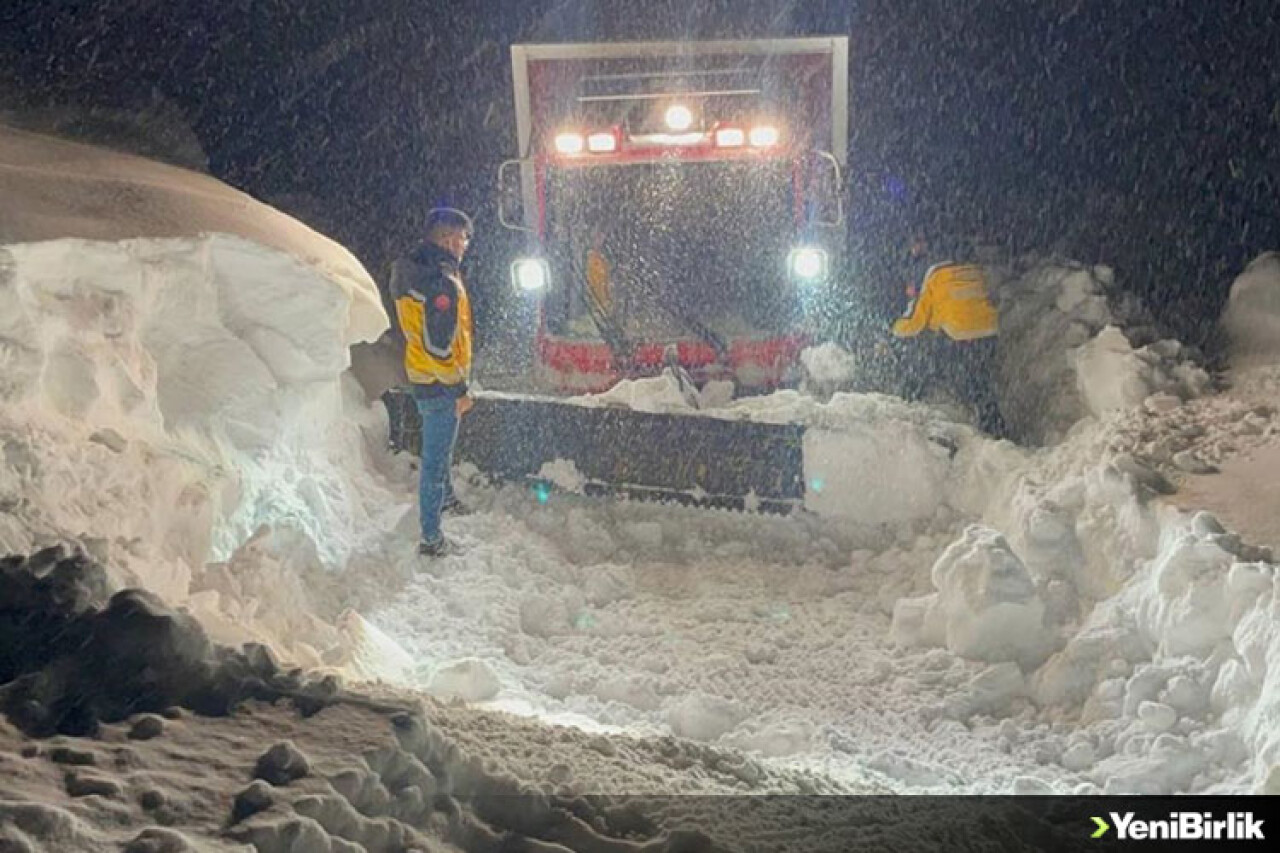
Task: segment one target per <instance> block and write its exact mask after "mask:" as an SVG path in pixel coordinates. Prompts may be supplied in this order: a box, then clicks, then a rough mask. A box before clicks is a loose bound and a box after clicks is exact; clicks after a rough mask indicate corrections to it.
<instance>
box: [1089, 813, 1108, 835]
mask: <svg viewBox="0 0 1280 853" xmlns="http://www.w3.org/2000/svg"><path fill="white" fill-rule="evenodd" d="M1093 822H1094V823H1096V824H1097V825H1098V828H1097V829H1095V830H1094V831H1093V835H1090V836H1089V837H1090V838H1101V837H1102V836H1104V835H1106V834H1107V830H1108V829H1110V828H1111V827H1110V825H1108V824H1107V822H1106V821H1105V820H1103V819H1102V818H1100V817H1095V818H1093Z"/></svg>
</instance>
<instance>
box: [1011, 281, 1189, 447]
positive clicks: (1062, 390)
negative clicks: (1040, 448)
mask: <svg viewBox="0 0 1280 853" xmlns="http://www.w3.org/2000/svg"><path fill="white" fill-rule="evenodd" d="M995 293H996V295H997V300H998V303H999V309H1000V356H999V368H998V376H999V383H998V389H997V393H998V396H999V399H1000V408H1001V411H1002V412H1003V413H1004V415H1005V418H1006V419H1007V420H1008V421H1009V423H1010V425H1011V426H1012V427H1013V429H1014V431H1015V432H1016V433H1017V434H1018V435H1020V436H1023V437H1024V438H1025V439H1027V440H1029V441H1032V442H1035V443H1045V444H1052V443H1055V442H1057V441H1059V440H1061V438H1062V437H1063V436H1064V435H1065V434H1066V432H1067V431H1068V430H1069V429H1070V428H1071V427H1072V426H1073V425H1075V424H1076V423H1078V422H1079V421H1080V420H1081V419H1083V418H1086V417H1095V418H1098V417H1103V416H1106V415H1108V414H1110V413H1113V412H1115V411H1122V410H1125V409H1130V408H1133V407H1136V406H1139V405H1141V404H1142V402H1143V400H1145V399H1146V398H1147V397H1149V396H1151V395H1153V394H1157V393H1163V394H1172V395H1176V396H1177V397H1179V398H1180V399H1187V398H1190V397H1196V396H1199V395H1201V394H1203V393H1205V391H1206V390H1207V389H1208V387H1209V378H1208V375H1207V374H1206V373H1205V372H1204V371H1203V370H1202V369H1200V368H1199V367H1198V366H1196V365H1195V364H1194V361H1193V359H1192V355H1191V353H1190V352H1189V351H1187V350H1186V348H1185V347H1183V346H1182V345H1181V344H1179V343H1178V342H1176V341H1171V340H1157V339H1156V338H1157V337H1158V334H1157V332H1156V329H1155V326H1154V322H1153V321H1152V319H1151V317H1150V315H1149V314H1148V313H1147V312H1146V311H1145V310H1144V309H1143V308H1142V307H1141V306H1140V305H1139V304H1138V303H1137V302H1136V301H1135V300H1134V299H1133V298H1132V297H1129V296H1127V295H1125V294H1122V293H1120V292H1118V291H1117V290H1116V289H1115V282H1114V275H1113V273H1112V271H1111V269H1110V268H1108V267H1103V266H1097V267H1085V266H1081V265H1078V264H1071V263H1054V262H1049V263H1039V264H1036V265H1034V266H1032V267H1031V268H1030V269H1029V270H1028V271H1026V272H1025V273H1022V274H1020V275H1010V276H1007V277H1006V278H1005V279H1004V280H1003V281H1001V282H1000V284H999V286H998V287H997V288H995Z"/></svg>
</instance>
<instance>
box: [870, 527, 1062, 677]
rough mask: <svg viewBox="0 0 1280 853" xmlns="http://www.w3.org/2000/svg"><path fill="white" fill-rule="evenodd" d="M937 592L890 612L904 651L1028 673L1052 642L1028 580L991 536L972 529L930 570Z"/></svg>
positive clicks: (1019, 563)
mask: <svg viewBox="0 0 1280 853" xmlns="http://www.w3.org/2000/svg"><path fill="white" fill-rule="evenodd" d="M932 574H933V583H934V586H935V587H936V588H937V589H938V592H937V593H934V594H933V595H930V596H927V597H925V598H921V599H904V600H902V601H899V602H898V604H897V606H895V608H894V621H893V628H892V630H891V635H892V636H893V637H894V639H895V640H896V641H897V642H899V643H902V644H903V645H907V646H945V647H946V648H947V649H948V650H949V651H950V652H952V653H953V654H956V655H959V656H961V657H965V658H969V659H971V660H980V661H985V662H988V663H1004V662H1015V663H1018V664H1020V665H1022V666H1023V667H1025V668H1027V669H1033V668H1034V667H1036V666H1038V665H1039V664H1040V663H1042V662H1043V661H1044V659H1045V658H1046V657H1048V655H1049V653H1050V651H1052V647H1053V644H1054V637H1053V634H1052V632H1051V631H1049V630H1047V627H1048V626H1046V624H1045V605H1044V602H1043V601H1042V600H1041V599H1040V595H1039V593H1038V591H1037V589H1036V585H1035V582H1034V581H1033V580H1032V578H1031V575H1030V573H1029V572H1028V571H1027V568H1026V566H1025V565H1023V563H1022V561H1021V560H1020V559H1018V556H1017V555H1016V554H1014V553H1013V551H1012V549H1011V548H1010V547H1009V544H1008V543H1007V542H1006V541H1005V539H1004V537H1003V536H1001V535H1000V534H999V533H997V532H996V531H994V530H990V529H988V528H982V527H978V526H972V527H970V528H968V529H967V530H966V531H965V533H964V535H963V536H962V537H961V538H960V539H958V540H956V541H955V542H954V543H952V544H951V546H950V547H949V548H947V550H946V551H945V552H943V554H942V556H941V557H939V558H938V561H937V563H935V564H934V566H933V573H932Z"/></svg>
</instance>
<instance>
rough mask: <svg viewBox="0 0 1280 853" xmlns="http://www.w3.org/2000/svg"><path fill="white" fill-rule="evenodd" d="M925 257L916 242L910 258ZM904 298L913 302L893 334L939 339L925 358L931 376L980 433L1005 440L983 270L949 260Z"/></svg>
mask: <svg viewBox="0 0 1280 853" xmlns="http://www.w3.org/2000/svg"><path fill="white" fill-rule="evenodd" d="M926 251H927V247H926V244H925V243H924V242H923V241H915V242H914V244H913V246H912V250H911V256H912V258H913V259H914V260H917V261H919V259H920V258H922V257H923V256H924V255H925V253H926ZM908 295H909V296H910V298H911V300H912V301H911V303H910V304H909V305H908V307H907V310H906V313H905V315H904V316H903V317H901V318H900V319H898V320H897V321H896V322H895V323H894V324H893V334H894V335H895V336H897V337H899V338H914V337H916V336H917V335H919V334H920V333H921V332H924V331H926V330H927V331H930V332H935V333H938V334H939V342H940V343H942V346H940V347H935V348H932V351H931V352H930V353H929V355H930V356H931V357H932V358H933V359H934V360H935V363H934V364H932V365H931V367H932V372H933V373H934V374H935V375H937V376H941V377H945V380H946V384H948V385H950V386H951V390H952V391H953V392H956V393H959V394H960V395H961V396H962V397H963V398H964V400H965V402H967V403H968V404H969V405H970V406H972V407H973V408H974V410H975V413H976V414H977V417H978V426H979V427H980V428H982V429H983V430H985V431H986V432H988V433H990V434H991V435H994V436H996V437H1000V438H1002V437H1004V435H1005V434H1006V432H1007V427H1006V425H1005V422H1004V418H1003V417H1002V416H1001V414H1000V407H999V403H998V401H997V400H996V395H995V389H994V387H993V385H994V378H995V377H994V372H995V356H996V334H997V333H998V331H999V318H998V316H997V313H996V308H995V306H994V305H992V304H991V298H990V296H989V295H988V293H987V283H986V277H985V275H984V274H983V271H982V268H981V267H980V266H978V265H976V264H970V263H957V262H955V261H953V260H948V261H944V262H942V263H937V264H933V265H932V266H930V267H929V268H928V270H927V271H926V272H925V273H924V275H923V277H922V279H921V280H920V284H919V286H918V287H917V288H914V289H911V290H908Z"/></svg>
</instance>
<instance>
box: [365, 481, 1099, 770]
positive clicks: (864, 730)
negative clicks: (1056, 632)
mask: <svg viewBox="0 0 1280 853" xmlns="http://www.w3.org/2000/svg"><path fill="white" fill-rule="evenodd" d="M472 497H473V499H474V500H478V501H482V502H484V504H485V507H484V511H483V512H480V513H478V514H477V515H475V516H472V517H469V518H465V519H459V520H457V521H454V522H452V527H453V528H454V530H455V531H456V532H457V534H458V535H459V537H460V538H461V539H462V541H463V542H465V543H466V545H467V552H466V554H465V555H463V556H459V557H454V558H449V559H445V560H441V561H438V562H437V563H433V564H430V565H428V566H426V567H425V568H424V570H423V571H421V572H420V573H419V574H418V576H417V577H416V578H415V579H414V580H413V581H411V582H410V583H409V585H408V586H407V587H406V588H405V589H404V591H403V592H402V593H401V594H400V595H399V596H398V597H397V599H396V600H395V601H394V602H391V603H389V604H387V605H386V606H384V607H381V608H378V609H377V610H375V611H373V612H371V613H370V614H368V615H369V618H370V620H371V621H372V622H374V623H375V624H377V625H378V626H379V627H380V628H382V629H383V630H384V631H386V633H387V634H388V635H389V636H391V637H392V638H394V639H395V640H396V641H397V642H398V643H399V644H400V645H401V646H402V647H403V648H404V649H405V650H406V651H407V652H408V653H409V654H410V656H411V657H412V659H413V660H414V661H415V662H416V664H417V672H418V679H419V683H420V684H421V685H422V686H423V687H425V688H426V689H428V690H429V691H430V692H432V693H434V694H436V695H438V696H441V697H448V696H457V697H459V698H462V699H465V700H468V701H479V702H482V703H484V707H492V708H495V709H502V710H507V711H512V712H515V713H519V714H528V715H533V716H536V717H539V718H541V719H544V720H546V721H548V722H553V723H560V724H567V725H572V726H578V727H581V728H583V729H586V730H588V731H600V732H611V733H619V734H627V733H631V734H634V735H636V736H640V735H662V734H669V733H674V734H676V735H679V736H682V737H687V738H691V739H695V740H701V741H714V742H717V743H718V744H719V745H722V746H729V747H733V748H736V749H741V750H743V751H746V752H748V753H749V754H752V755H754V756H756V757H758V758H759V759H761V760H763V761H767V762H769V763H771V764H774V765H777V766H784V767H795V768H807V769H812V770H818V771H821V772H822V773H823V774H825V775H829V776H831V777H832V779H833V780H835V781H837V782H843V783H846V784H848V785H849V786H850V787H851V788H854V789H866V788H867V787H871V788H873V789H879V790H887V791H898V792H909V791H914V792H924V791H948V792H961V791H964V792H993V791H1008V790H1012V789H1017V790H1020V791H1033V790H1049V789H1051V788H1053V789H1058V790H1069V789H1070V788H1071V787H1073V786H1074V784H1076V783H1078V782H1079V781H1080V780H1079V779H1078V778H1076V777H1073V775H1072V774H1071V773H1070V772H1068V771H1066V770H1064V769H1063V768H1061V767H1059V766H1056V765H1054V764H1052V763H1049V757H1050V756H1052V755H1054V754H1056V753H1060V752H1061V751H1062V750H1063V749H1064V747H1063V746H1062V744H1061V741H1062V738H1061V737H1060V736H1057V735H1055V733H1054V732H1052V731H1050V730H1044V731H1037V730H1035V729H1034V728H1032V729H1031V730H1029V731H1023V732H1018V733H1017V735H1016V736H1014V737H1010V734H1011V732H1010V727H1009V726H1007V725H1006V726H1003V727H1001V726H999V725H998V720H997V719H996V718H995V717H994V716H992V715H997V714H998V715H999V716H1000V717H1002V718H1011V719H1014V720H1019V719H1027V718H1029V716H1030V713H1029V712H1030V710H1031V709H1030V706H1029V703H1028V702H1027V700H1026V699H1025V697H1021V696H1019V695H1018V693H1019V692H1020V682H1021V679H1020V677H1018V678H1016V679H1015V680H1013V681H1010V680H1009V679H1008V677H1007V673H1005V672H1004V671H1003V670H1002V669H1001V668H1000V667H989V666H987V665H985V664H982V663H975V662H968V661H965V660H963V659H961V658H958V657H956V656H954V655H951V654H949V653H947V652H945V651H942V650H907V649H903V648H900V647H895V646H894V645H892V644H891V643H890V641H889V629H890V619H891V614H892V610H893V606H894V603H895V602H896V601H897V599H899V598H902V597H909V596H914V595H920V594H923V593H926V592H928V591H929V590H930V588H931V587H930V584H929V568H930V567H931V566H932V565H933V563H934V561H935V559H936V557H937V556H938V555H939V554H940V552H941V551H942V550H943V549H944V548H945V546H946V545H947V544H949V543H950V542H951V541H952V539H954V538H955V537H956V536H957V535H958V531H957V530H955V529H940V530H938V531H937V532H936V533H932V534H929V533H925V534H920V535H918V536H915V537H914V538H913V539H912V541H910V542H904V543H897V542H892V541H890V542H887V543H857V542H853V541H851V539H852V538H853V537H852V534H851V532H850V531H849V530H846V529H841V526H840V525H839V524H832V523H827V522H824V521H822V520H821V519H819V518H817V517H815V516H809V515H806V516H801V517H792V518H770V517H756V516H749V515H741V514H733V513H724V512H716V511H706V510H690V509H683V508H674V507H664V506H656V505H645V504H635V503H601V502H597V501H589V500H586V499H583V498H579V497H577V496H573V495H560V494H557V495H556V496H554V497H553V498H552V499H551V500H550V501H548V502H547V503H545V504H543V503H540V502H539V501H538V500H537V499H536V498H535V497H534V496H533V495H532V494H523V493H520V492H517V491H507V492H503V493H498V494H494V493H492V492H485V493H480V492H473V493H472ZM867 544H872V545H877V546H880V550H878V551H873V550H871V549H869V548H865V547H858V546H859V545H867ZM850 553H852V554H853V558H852V559H850V557H849V554H850ZM974 714H977V715H978V720H977V722H975V723H974V724H972V725H965V724H962V723H961V722H960V721H959V719H960V718H962V717H963V718H964V719H965V720H970V719H971V716H972V715H974ZM1020 715H1021V716H1020ZM1055 747H1056V748H1055ZM598 783H599V784H606V785H607V782H606V781H605V780H599V781H598Z"/></svg>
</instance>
